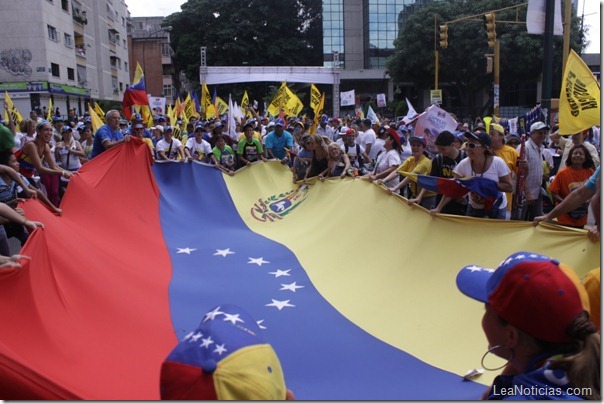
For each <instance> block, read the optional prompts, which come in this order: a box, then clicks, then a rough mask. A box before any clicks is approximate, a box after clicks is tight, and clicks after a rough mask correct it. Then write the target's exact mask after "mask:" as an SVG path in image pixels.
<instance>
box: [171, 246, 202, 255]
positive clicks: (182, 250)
mask: <svg viewBox="0 0 604 404" xmlns="http://www.w3.org/2000/svg"><path fill="white" fill-rule="evenodd" d="M177 248H178V247H177ZM196 250H197V248H189V247H187V248H178V251H176V254H191V252H193V251H196Z"/></svg>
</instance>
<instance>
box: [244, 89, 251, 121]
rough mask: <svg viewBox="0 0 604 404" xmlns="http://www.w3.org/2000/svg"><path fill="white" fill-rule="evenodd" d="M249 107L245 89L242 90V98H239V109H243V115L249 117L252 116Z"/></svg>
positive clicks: (248, 98)
mask: <svg viewBox="0 0 604 404" xmlns="http://www.w3.org/2000/svg"><path fill="white" fill-rule="evenodd" d="M249 107H250V97H249V96H248V95H247V91H244V92H243V98H242V99H241V110H242V111H243V114H244V116H246V117H250V116H253V115H252V113H251V112H250V111H248V108H249Z"/></svg>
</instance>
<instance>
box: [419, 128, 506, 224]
mask: <svg viewBox="0 0 604 404" xmlns="http://www.w3.org/2000/svg"><path fill="white" fill-rule="evenodd" d="M464 137H465V138H466V139H467V143H466V149H465V150H466V152H467V153H468V157H466V158H465V159H463V160H461V162H460V163H459V164H458V165H457V166H455V169H454V170H453V174H454V176H455V178H468V177H480V178H486V179H490V180H493V181H495V182H496V183H497V190H498V191H499V194H498V195H497V199H496V200H495V202H494V203H493V205H492V206H491V207H490V209H488V210H486V209H485V207H486V205H485V200H484V198H483V197H481V196H480V195H478V194H476V193H474V192H470V194H469V201H468V202H469V203H468V210H467V212H466V216H472V217H488V218H491V219H502V220H503V219H505V218H506V207H507V198H506V196H505V192H512V191H513V189H514V185H513V183H512V177H511V175H510V173H511V171H510V168H509V167H508V166H507V164H506V163H505V161H503V160H502V159H501V158H500V157H497V156H495V154H494V153H493V150H492V149H491V136H490V135H488V134H487V133H485V132H482V131H476V132H466V133H464ZM450 200H451V198H450V197H448V196H443V198H442V199H441V200H440V203H439V204H438V206H437V207H436V208H435V209H432V210H431V211H430V213H432V214H435V213H440V212H441V210H442V209H443V208H444V207H445V206H446V205H447V204H448V203H449V201H450Z"/></svg>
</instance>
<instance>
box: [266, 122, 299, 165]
mask: <svg viewBox="0 0 604 404" xmlns="http://www.w3.org/2000/svg"><path fill="white" fill-rule="evenodd" d="M283 126H284V125H283V120H281V118H278V119H277V120H276V121H275V129H274V130H273V131H272V132H270V133H269V134H268V135H266V138H265V141H264V146H265V149H266V151H267V153H268V158H269V159H278V160H280V161H281V163H282V164H288V163H289V161H290V159H289V156H288V152H289V153H292V152H293V147H294V137H293V136H292V134H291V133H289V132H288V131H286V130H284V129H283Z"/></svg>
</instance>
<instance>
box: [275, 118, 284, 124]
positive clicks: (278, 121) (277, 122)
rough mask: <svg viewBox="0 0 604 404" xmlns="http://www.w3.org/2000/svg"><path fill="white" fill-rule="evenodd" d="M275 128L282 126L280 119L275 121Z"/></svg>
mask: <svg viewBox="0 0 604 404" xmlns="http://www.w3.org/2000/svg"><path fill="white" fill-rule="evenodd" d="M275 126H284V125H283V119H281V118H277V119H275Z"/></svg>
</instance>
